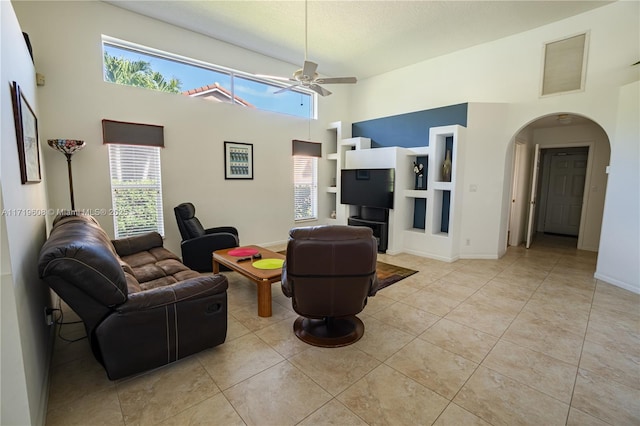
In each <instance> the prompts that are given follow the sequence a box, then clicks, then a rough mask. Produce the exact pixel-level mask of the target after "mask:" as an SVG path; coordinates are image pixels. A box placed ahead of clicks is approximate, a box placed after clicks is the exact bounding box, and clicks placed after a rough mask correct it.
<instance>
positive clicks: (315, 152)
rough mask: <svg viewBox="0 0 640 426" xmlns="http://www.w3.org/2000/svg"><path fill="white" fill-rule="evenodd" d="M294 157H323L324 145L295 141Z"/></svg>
mask: <svg viewBox="0 0 640 426" xmlns="http://www.w3.org/2000/svg"><path fill="white" fill-rule="evenodd" d="M292 142H293V155H302V156H305V157H322V144H321V143H318V142H309V141H300V140H297V139H294V140H293V141H292Z"/></svg>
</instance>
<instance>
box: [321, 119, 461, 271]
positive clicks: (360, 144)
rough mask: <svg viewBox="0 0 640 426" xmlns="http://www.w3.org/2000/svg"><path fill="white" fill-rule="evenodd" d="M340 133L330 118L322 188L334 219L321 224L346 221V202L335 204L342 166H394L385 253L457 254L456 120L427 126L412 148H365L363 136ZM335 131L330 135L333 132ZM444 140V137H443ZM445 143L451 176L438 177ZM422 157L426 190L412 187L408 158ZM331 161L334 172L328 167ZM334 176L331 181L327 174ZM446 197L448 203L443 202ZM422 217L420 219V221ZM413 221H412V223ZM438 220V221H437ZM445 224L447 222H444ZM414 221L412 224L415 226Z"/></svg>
mask: <svg viewBox="0 0 640 426" xmlns="http://www.w3.org/2000/svg"><path fill="white" fill-rule="evenodd" d="M347 127H348V129H346V130H347V131H348V132H349V136H348V137H346V138H344V135H345V128H344V126H343V124H342V122H335V123H331V125H330V126H329V129H327V130H328V131H329V132H330V136H331V140H330V142H329V143H328V145H327V146H328V150H327V151H328V153H327V159H328V160H330V161H329V164H330V167H332V173H331V174H330V176H331V178H330V179H331V180H332V182H331V183H330V185H329V186H328V187H327V188H326V191H327V193H329V194H330V197H329V199H330V206H329V209H328V211H329V213H327V215H329V214H330V212H331V211H335V212H336V217H335V219H333V218H327V220H326V223H332V224H341V225H346V224H347V219H348V218H349V216H350V214H352V213H353V211H354V210H353V209H352V208H351V207H350V206H346V205H343V204H341V203H340V178H341V170H342V169H358V168H394V169H395V171H396V172H395V191H394V208H393V209H392V210H390V211H389V241H388V249H387V253H389V254H397V253H401V252H406V253H412V254H416V255H419V256H424V257H430V258H435V259H439V260H444V261H449V262H451V261H454V260H456V259H458V257H459V247H460V244H459V238H460V237H459V229H460V213H459V211H460V209H459V206H458V204H459V203H460V195H461V194H462V188H461V185H462V176H461V172H462V167H460V165H461V164H463V163H462V161H463V156H464V134H465V130H466V129H465V128H464V127H462V126H458V125H453V126H442V127H432V128H431V129H430V132H429V142H428V145H425V146H419V147H414V148H401V147H385V148H376V149H370V148H371V140H370V139H368V138H362V137H357V138H351V137H350V132H351V128H350V127H351V126H347ZM334 135H335V136H334ZM447 141H449V142H447ZM447 144H448V145H449V147H450V148H449V149H450V150H451V163H452V167H451V181H450V182H444V181H443V180H442V174H441V169H442V163H443V161H444V159H445V156H446V151H447ZM418 160H420V162H424V161H425V160H426V163H427V164H426V166H427V167H426V176H425V178H426V182H427V188H426V189H415V181H416V176H415V174H414V172H413V164H414V162H416V161H418ZM334 165H335V173H333V167H334ZM333 176H335V185H334V182H333V179H334V177H333ZM447 200H448V202H447ZM422 219H423V220H424V223H422V222H421V220H422ZM416 222H418V223H416ZM443 223H444V226H443ZM447 224H448V226H447ZM415 225H418V226H415Z"/></svg>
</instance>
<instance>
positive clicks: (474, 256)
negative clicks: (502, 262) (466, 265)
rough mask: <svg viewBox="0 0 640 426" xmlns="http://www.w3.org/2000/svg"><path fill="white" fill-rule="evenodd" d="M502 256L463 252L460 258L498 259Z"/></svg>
mask: <svg viewBox="0 0 640 426" xmlns="http://www.w3.org/2000/svg"><path fill="white" fill-rule="evenodd" d="M500 257H502V256H498V255H497V254H461V255H460V259H480V260H496V259H500Z"/></svg>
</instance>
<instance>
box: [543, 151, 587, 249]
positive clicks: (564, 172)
mask: <svg viewBox="0 0 640 426" xmlns="http://www.w3.org/2000/svg"><path fill="white" fill-rule="evenodd" d="M586 171H587V154H586V153H575V154H568V153H558V154H553V155H552V156H551V167H550V170H549V190H548V195H547V206H546V211H545V218H544V232H549V233H554V234H562V235H571V236H574V237H577V236H578V233H579V231H580V216H581V214H582V198H583V194H584V181H585V177H586Z"/></svg>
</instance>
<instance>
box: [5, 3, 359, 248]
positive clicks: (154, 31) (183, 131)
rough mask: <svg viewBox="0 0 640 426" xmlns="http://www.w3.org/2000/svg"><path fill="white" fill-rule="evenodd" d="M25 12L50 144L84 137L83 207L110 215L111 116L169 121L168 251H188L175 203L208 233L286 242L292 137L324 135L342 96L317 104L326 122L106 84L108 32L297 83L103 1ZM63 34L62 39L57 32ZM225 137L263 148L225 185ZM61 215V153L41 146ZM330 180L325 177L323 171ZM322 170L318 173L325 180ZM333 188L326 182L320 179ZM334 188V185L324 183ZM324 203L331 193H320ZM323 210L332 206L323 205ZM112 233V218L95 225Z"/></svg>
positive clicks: (243, 53) (256, 58)
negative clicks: (232, 230)
mask: <svg viewBox="0 0 640 426" xmlns="http://www.w3.org/2000/svg"><path fill="white" fill-rule="evenodd" d="M14 7H15V9H16V13H17V15H18V18H19V20H20V23H21V25H22V26H23V28H24V29H25V31H27V32H29V34H30V36H31V40H32V43H33V47H34V55H35V60H36V68H37V70H38V72H40V73H42V74H44V75H45V76H46V85H45V86H44V87H40V88H39V89H38V96H39V98H40V107H41V109H42V110H43V111H46V114H45V115H43V118H42V120H41V123H42V124H41V127H42V132H41V137H42V139H43V140H46V139H47V138H73V139H83V140H85V141H86V142H87V147H86V148H85V149H83V150H82V151H80V152H78V153H77V154H75V155H74V157H73V178H74V195H75V203H76V208H77V209H109V207H111V195H110V185H109V169H108V153H107V148H106V146H104V145H102V133H101V132H102V130H101V120H102V119H103V118H107V119H114V120H122V121H130V122H140V123H150V124H157V125H163V126H165V127H164V130H165V146H166V147H165V148H164V149H163V150H162V153H161V162H162V179H163V185H162V186H163V198H164V206H165V207H164V214H165V232H166V240H165V246H166V247H167V248H169V249H170V250H172V251H174V252H176V253H178V254H179V253H180V236H179V232H178V228H177V225H176V222H175V216H174V213H173V207H174V206H176V205H178V204H179V203H181V202H185V201H191V202H193V203H194V204H195V206H196V214H197V215H198V217H199V219H200V220H201V222H202V223H203V224H204V225H205V226H220V225H234V226H236V227H237V228H238V230H239V233H240V241H241V243H242V244H270V243H275V242H281V241H285V240H286V239H287V236H288V231H289V229H290V228H292V227H294V226H295V223H294V220H293V184H292V175H293V169H292V161H291V140H292V139H305V140H308V139H311V140H316V141H324V139H327V133H326V130H325V129H326V127H327V125H328V123H329V122H331V121H336V120H339V119H342V118H343V116H344V115H346V110H345V107H344V104H345V102H344V101H343V100H342V101H341V98H342V99H344V94H345V93H347V92H346V90H347V89H345V90H344V91H343V90H342V88H336V90H333V89H332V91H334V94H333V95H332V96H329V97H326V98H321V99H320V100H319V110H320V119H319V120H317V121H316V120H312V122H311V123H309V120H306V119H301V118H297V117H293V116H288V115H283V114H277V113H271V112H267V111H260V110H255V109H247V108H243V107H240V106H237V105H230V104H221V103H216V102H211V101H206V100H202V99H193V98H187V97H181V96H178V95H175V94H168V93H160V92H153V91H149V90H146V89H140V88H136V87H128V86H119V85H115V84H111V83H106V82H104V81H103V80H102V50H101V34H105V35H109V36H112V37H116V38H119V39H123V40H127V41H131V42H134V43H138V44H142V45H146V46H150V47H154V48H158V49H161V50H165V51H168V52H172V53H175V54H179V55H183V56H186V57H191V58H195V59H199V60H202V61H206V62H210V63H214V64H218V65H223V66H227V67H231V68H236V69H240V70H243V71H249V72H256V73H265V74H278V75H289V74H290V73H291V72H292V71H293V70H295V69H296V65H291V64H286V63H282V62H279V61H276V60H274V59H270V58H267V57H265V56H262V55H258V54H256V53H254V52H250V51H247V50H244V49H240V48H237V47H235V46H232V45H230V44H227V43H223V42H220V41H217V40H214V39H211V38H208V37H205V36H203V35H200V34H197V33H193V32H190V31H186V30H183V29H180V28H177V27H174V26H171V25H168V24H165V23H162V22H159V21H156V20H153V19H149V18H146V17H143V16H141V15H138V14H135V13H131V12H128V11H125V10H123V9H120V8H117V7H114V6H111V5H108V4H105V3H102V2H16V3H15V4H14ZM60 28H64V29H65V30H64V31H60V30H59V29H60ZM224 141H234V142H246V143H252V144H254V179H253V180H249V181H246V180H243V181H240V180H238V181H226V180H225V179H224V160H223V144H224ZM44 162H45V163H46V164H47V166H48V167H49V179H48V181H47V186H48V188H49V192H50V202H51V207H53V208H69V207H70V205H69V204H70V201H69V194H68V192H69V191H68V181H67V174H66V161H65V158H64V156H62V155H61V154H60V153H58V152H55V151H54V150H51V149H48V148H47V149H45V150H44ZM322 173H324V172H322ZM322 173H321V174H322ZM320 179H321V180H320V181H321V182H324V180H322V179H324V176H323V175H321V176H320ZM325 180H328V178H326V179H325ZM320 201H321V202H325V201H326V194H324V193H323V192H321V193H320ZM324 210H326V209H324ZM97 219H98V220H99V221H100V223H101V225H102V226H103V227H104V228H105V230H106V231H107V232H108V233H109V234H110V235H113V220H112V218H111V217H97Z"/></svg>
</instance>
